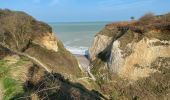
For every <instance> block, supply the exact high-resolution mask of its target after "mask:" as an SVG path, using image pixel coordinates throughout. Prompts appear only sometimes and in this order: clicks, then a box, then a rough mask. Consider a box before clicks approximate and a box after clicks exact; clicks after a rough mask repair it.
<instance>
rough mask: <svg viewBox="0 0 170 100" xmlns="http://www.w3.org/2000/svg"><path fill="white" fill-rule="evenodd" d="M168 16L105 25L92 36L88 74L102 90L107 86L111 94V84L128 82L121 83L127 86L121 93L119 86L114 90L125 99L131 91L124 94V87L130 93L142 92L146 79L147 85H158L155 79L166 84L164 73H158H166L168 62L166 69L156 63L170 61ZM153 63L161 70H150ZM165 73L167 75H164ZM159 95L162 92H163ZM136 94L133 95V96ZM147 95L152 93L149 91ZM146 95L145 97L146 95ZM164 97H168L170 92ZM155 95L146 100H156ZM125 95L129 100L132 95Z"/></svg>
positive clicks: (168, 67) (137, 95)
mask: <svg viewBox="0 0 170 100" xmlns="http://www.w3.org/2000/svg"><path fill="white" fill-rule="evenodd" d="M168 16H169V14H167V15H164V16H161V17H155V16H149V17H148V16H147V18H145V17H146V16H144V17H143V18H141V19H140V20H138V21H132V22H120V23H112V24H108V25H106V27H105V28H104V29H103V30H102V31H101V32H99V33H98V34H97V35H96V36H95V39H94V41H93V44H92V46H91V47H90V48H89V54H90V55H89V59H90V60H91V71H92V72H93V74H94V75H95V77H96V78H97V82H98V83H99V84H100V85H101V87H102V86H104V87H105V88H106V87H107V85H109V86H110V88H112V89H113V90H114V89H115V87H116V85H115V84H113V83H118V84H119V83H120V82H121V81H123V80H128V81H125V82H123V84H127V85H126V86H124V85H122V86H124V89H122V90H120V88H122V87H121V86H120V85H119V86H118V87H116V89H115V91H117V92H116V93H118V94H119V93H120V94H119V95H122V96H124V93H128V92H131V91H130V90H128V92H127V88H126V87H128V88H129V87H130V86H132V90H133V89H134V90H135V89H136V88H138V89H141V88H143V87H142V86H143V85H144V84H147V83H145V82H146V80H145V79H147V80H148V83H152V82H151V81H150V80H149V79H151V80H155V82H158V83H157V84H159V85H160V83H159V80H157V78H158V77H161V78H162V81H163V80H166V81H169V79H168V78H167V77H166V76H164V75H163V73H164V72H162V71H161V70H163V69H164V67H165V66H166V69H167V70H169V69H170V66H169V63H170V62H169V60H164V63H167V65H161V63H162V62H163V60H162V62H160V63H158V62H157V60H158V59H159V58H163V59H169V58H170V30H169V29H170V27H169V21H170V20H168V18H169V17H168ZM150 17H151V18H150ZM144 19H146V20H145V23H144V22H143V20H144ZM150 19H153V20H150ZM141 21H142V22H141ZM154 62H156V63H155V64H156V65H155V64H154V66H160V67H159V68H155V67H154V66H153V63H154ZM156 73H157V74H158V73H159V75H158V76H156V77H155V76H154V75H155V74H156ZM168 73H169V72H166V74H168ZM164 74H165V73H164ZM115 77H119V78H121V79H119V78H118V79H117V78H115ZM154 78H155V79H154ZM120 80H121V81H120ZM141 80H142V81H141ZM144 80H145V81H144ZM139 81H140V82H142V83H143V85H141V86H138V87H137V85H135V84H141V83H140V82H139ZM112 82H113V83H112ZM138 82H139V83H138ZM111 83H112V84H111ZM106 84H107V85H106ZM155 84H156V83H153V87H154V88H156V87H155V86H154V85H155ZM164 85H165V84H164ZM111 86H113V87H111ZM166 86H169V84H166ZM160 87H161V86H160ZM147 88H150V87H147ZM158 88H159V86H158ZM122 91H124V92H122ZM162 91H164V92H165V90H162ZM138 92H139V91H136V93H138ZM149 92H150V93H153V91H152V90H150V91H149ZM149 92H148V91H147V92H145V93H146V94H148V93H149ZM154 92H155V91H154ZM157 92H158V91H157ZM133 93H134V92H133ZM161 93H162V92H161ZM165 93H169V91H166V92H165ZM153 94H154V93H153ZM158 94H159V93H158ZM158 94H156V92H155V94H154V95H152V96H151V95H148V97H146V98H147V99H149V98H150V99H151V98H152V97H154V96H156V98H157V96H158ZM128 95H129V96H132V94H128ZM128 95H126V96H125V98H129V99H130V98H131V99H135V98H140V99H146V98H142V96H141V95H139V94H136V97H135V95H133V96H132V97H128ZM164 95H165V94H162V95H161V97H162V98H164V97H165V98H167V96H164ZM122 96H121V97H122ZM133 97H134V98H133ZM156 98H152V99H156Z"/></svg>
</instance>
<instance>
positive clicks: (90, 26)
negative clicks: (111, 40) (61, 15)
mask: <svg viewBox="0 0 170 100" xmlns="http://www.w3.org/2000/svg"><path fill="white" fill-rule="evenodd" d="M108 23H109V22H53V23H48V24H49V25H50V26H51V27H52V28H53V32H54V33H55V34H56V36H57V37H58V38H59V39H60V40H61V41H62V42H63V44H64V46H65V47H66V49H68V50H69V51H70V52H72V53H73V54H82V55H84V54H86V52H87V50H88V48H89V46H90V45H91V44H92V41H93V39H94V36H95V35H96V34H97V33H98V32H99V31H100V30H102V28H103V27H104V26H105V25H106V24H108Z"/></svg>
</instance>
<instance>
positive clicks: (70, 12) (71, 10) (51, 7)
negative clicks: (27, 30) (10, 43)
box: [0, 0, 170, 22]
mask: <svg viewBox="0 0 170 100" xmlns="http://www.w3.org/2000/svg"><path fill="white" fill-rule="evenodd" d="M0 8H7V9H11V10H19V11H24V12H26V13H28V14H30V15H31V16H33V17H35V18H36V19H38V20H41V21H45V22H90V21H122V20H129V19H130V17H131V16H134V17H135V18H136V19H138V18H139V17H140V16H142V15H144V14H145V13H148V12H152V13H154V14H156V15H159V14H165V13H168V12H170V0H0Z"/></svg>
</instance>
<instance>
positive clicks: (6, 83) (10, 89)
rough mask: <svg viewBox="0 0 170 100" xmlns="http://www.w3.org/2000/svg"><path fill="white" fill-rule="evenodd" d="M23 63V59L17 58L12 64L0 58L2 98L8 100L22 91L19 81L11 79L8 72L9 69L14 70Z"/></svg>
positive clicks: (9, 71)
mask: <svg viewBox="0 0 170 100" xmlns="http://www.w3.org/2000/svg"><path fill="white" fill-rule="evenodd" d="M23 64H24V61H23V60H19V61H17V62H16V63H14V64H8V61H6V60H0V84H2V86H3V91H4V94H3V95H4V96H3V100H10V99H11V98H13V96H15V95H16V94H18V93H21V92H23V87H22V83H21V81H20V80H17V79H13V78H12V76H11V74H10V73H11V70H13V71H14V70H16V69H17V68H18V67H19V66H21V65H23Z"/></svg>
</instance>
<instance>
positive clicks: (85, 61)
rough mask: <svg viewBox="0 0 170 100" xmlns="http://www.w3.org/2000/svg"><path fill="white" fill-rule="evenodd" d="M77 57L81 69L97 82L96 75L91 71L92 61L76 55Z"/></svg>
mask: <svg viewBox="0 0 170 100" xmlns="http://www.w3.org/2000/svg"><path fill="white" fill-rule="evenodd" d="M75 57H76V58H77V60H78V62H79V64H80V65H81V69H82V70H83V71H84V72H87V73H88V75H89V76H90V77H91V79H92V80H94V81H96V78H95V77H94V75H93V74H92V73H91V71H90V66H89V64H90V61H89V60H88V59H87V58H86V57H85V56H83V55H75Z"/></svg>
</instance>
